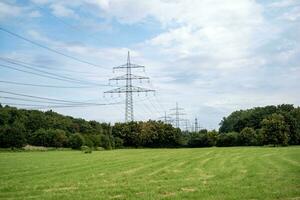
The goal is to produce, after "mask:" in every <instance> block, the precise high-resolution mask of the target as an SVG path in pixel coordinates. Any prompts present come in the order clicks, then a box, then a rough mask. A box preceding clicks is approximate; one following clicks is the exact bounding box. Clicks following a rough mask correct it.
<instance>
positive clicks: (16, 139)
mask: <svg viewBox="0 0 300 200" xmlns="http://www.w3.org/2000/svg"><path fill="white" fill-rule="evenodd" d="M25 144H26V139H25V128H24V126H23V125H22V124H21V123H17V122H15V123H13V125H12V126H11V127H9V126H4V127H1V129H0V147H4V148H12V149H13V148H15V147H17V148H21V147H23V146H25Z"/></svg>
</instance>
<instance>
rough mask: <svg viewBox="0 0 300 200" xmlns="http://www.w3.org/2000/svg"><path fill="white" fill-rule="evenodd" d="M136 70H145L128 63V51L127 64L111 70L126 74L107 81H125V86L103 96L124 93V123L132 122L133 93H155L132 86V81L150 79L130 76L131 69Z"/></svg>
mask: <svg viewBox="0 0 300 200" xmlns="http://www.w3.org/2000/svg"><path fill="white" fill-rule="evenodd" d="M138 68H143V69H144V70H145V66H141V65H137V64H132V63H131V62H130V53H129V51H128V55H127V63H126V64H124V65H120V66H118V67H114V68H113V71H114V72H115V71H116V70H126V74H124V75H121V76H117V77H114V78H111V79H109V81H116V82H118V81H125V85H124V86H121V87H119V88H116V89H112V90H109V91H106V92H104V93H105V94H107V93H110V94H113V93H118V94H120V93H125V122H130V121H133V120H134V113H133V93H144V92H146V93H147V92H154V91H155V90H152V89H147V88H143V87H139V86H134V85H133V80H140V81H141V80H148V81H149V79H150V78H149V77H146V76H139V75H135V74H132V69H138Z"/></svg>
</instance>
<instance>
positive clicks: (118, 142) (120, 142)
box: [115, 137, 123, 148]
mask: <svg viewBox="0 0 300 200" xmlns="http://www.w3.org/2000/svg"><path fill="white" fill-rule="evenodd" d="M115 148H123V140H122V139H121V138H119V137H116V138H115Z"/></svg>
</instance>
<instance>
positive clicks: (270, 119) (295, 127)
mask: <svg viewBox="0 0 300 200" xmlns="http://www.w3.org/2000/svg"><path fill="white" fill-rule="evenodd" d="M220 125H221V126H220V129H219V132H217V131H215V130H212V131H207V130H205V129H203V130H200V131H199V132H195V133H190V132H188V131H185V132H182V131H181V130H180V129H178V128H174V127H173V126H172V125H170V124H165V123H163V122H161V121H152V120H149V121H147V122H129V123H116V124H115V125H114V126H111V125H110V124H107V123H98V122H96V121H86V120H83V119H77V118H73V117H69V116H63V115H60V114H58V113H55V112H53V111H51V110H50V111H47V112H41V111H36V110H24V109H16V108H13V107H9V106H5V107H2V106H0V147H22V146H24V145H26V144H30V145H34V146H45V147H71V148H73V149H80V147H81V146H88V147H89V148H93V149H97V147H102V148H104V149H114V148H123V147H125V148H126V147H150V148H156V147H210V146H254V145H269V144H271V145H289V144H290V145H299V144H300V108H299V107H298V108H294V107H293V105H286V104H283V105H279V106H265V107H258V108H253V109H248V110H239V111H235V112H233V113H232V114H230V115H229V116H228V117H225V118H223V120H222V122H221V123H220Z"/></svg>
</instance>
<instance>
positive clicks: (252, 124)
mask: <svg viewBox="0 0 300 200" xmlns="http://www.w3.org/2000/svg"><path fill="white" fill-rule="evenodd" d="M249 128H251V129H249ZM233 131H234V132H238V133H240V134H239V145H246V146H250V145H262V144H265V145H268V144H272V145H288V144H291V145H299V144H300V108H299V107H297V108H294V106H293V105H289V104H282V105H278V106H265V107H257V108H252V109H248V110H240V111H235V112H233V113H231V114H230V115H229V116H228V117H225V118H223V120H222V121H221V123H220V129H219V132H220V133H228V132H233Z"/></svg>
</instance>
